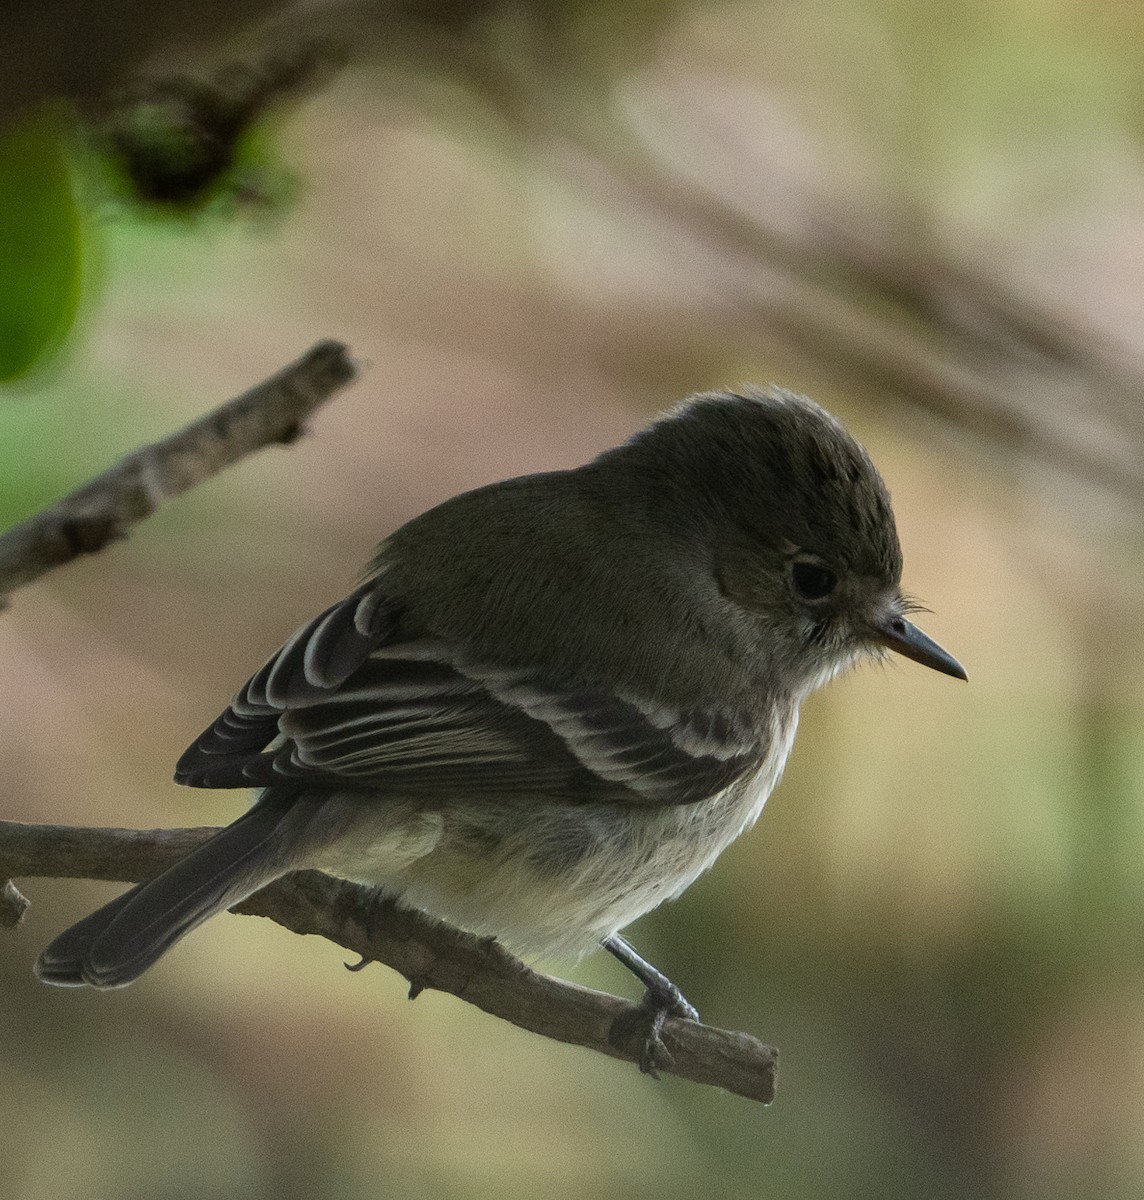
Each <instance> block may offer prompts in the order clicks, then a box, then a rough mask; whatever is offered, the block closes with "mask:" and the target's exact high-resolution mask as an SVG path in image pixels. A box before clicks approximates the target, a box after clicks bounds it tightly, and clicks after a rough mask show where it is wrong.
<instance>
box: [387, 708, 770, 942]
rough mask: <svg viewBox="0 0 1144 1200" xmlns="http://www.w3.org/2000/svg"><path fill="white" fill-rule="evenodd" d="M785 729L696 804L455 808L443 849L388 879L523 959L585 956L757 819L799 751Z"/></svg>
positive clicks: (409, 899)
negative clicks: (746, 770) (750, 766)
mask: <svg viewBox="0 0 1144 1200" xmlns="http://www.w3.org/2000/svg"><path fill="white" fill-rule="evenodd" d="M785 726H786V727H784V728H780V729H779V730H776V733H777V736H776V737H775V738H774V740H773V741H772V749H771V753H770V754H769V755H768V756H767V759H766V761H765V762H764V763H763V764H762V765H761V767H760V768H759V769H758V770H757V771H755V772H754V773H752V774H751V775H749V776H746V777H744V778H742V779H740V780H738V781H737V782H736V783H734V784H732V785H731V786H730V787H728V788H727V789H725V790H724V791H723V792H721V793H719V794H718V795H717V796H714V797H712V798H711V799H709V800H706V801H702V802H700V803H697V804H689V805H677V806H672V807H666V808H665V807H660V808H638V807H635V806H633V805H618V804H617V805H591V806H588V805H585V806H572V805H567V806H565V805H560V806H554V805H551V804H549V805H543V806H542V805H536V806H528V805H522V804H519V803H515V804H508V803H505V804H491V805H481V806H476V805H466V806H464V807H460V806H458V807H456V808H446V809H445V810H444V811H443V812H442V814H441V816H442V827H441V835H440V838H439V840H438V841H437V843H436V845H435V846H434V848H433V850H432V851H431V852H429V853H428V854H425V855H424V856H422V857H419V858H417V859H415V860H414V861H412V862H410V863H408V864H407V865H405V866H404V867H403V868H402V869H400V870H399V871H397V872H395V873H394V874H392V875H390V876H389V877H387V878H385V879H384V880H382V881H381V882H382V884H383V886H384V887H386V889H387V890H389V891H392V892H393V893H395V894H396V895H397V896H398V897H399V898H400V899H401V901H402V902H403V903H406V904H409V905H410V906H412V907H414V908H419V909H422V910H424V911H426V912H429V913H432V914H433V915H434V916H437V917H439V918H441V919H442V920H444V921H447V922H448V923H449V924H451V925H455V926H458V927H459V928H462V929H467V930H470V931H471V932H473V933H477V934H482V935H493V936H495V937H497V938H498V939H499V940H500V941H502V942H503V943H504V944H505V945H506V946H507V947H508V948H509V949H511V950H513V951H514V952H516V953H517V954H520V955H522V956H523V957H526V958H529V959H533V960H535V959H539V958H549V957H567V956H575V955H580V954H583V953H585V952H587V951H589V950H591V949H593V948H594V947H595V946H597V945H598V944H599V942H600V941H601V939H603V938H605V937H607V936H608V935H610V934H612V933H615V932H617V931H618V930H620V929H622V928H623V927H624V926H625V925H627V924H629V923H630V922H631V921H634V920H635V919H636V918H637V917H639V916H641V915H642V914H643V913H646V912H649V911H650V910H651V909H653V908H655V907H656V906H657V905H659V904H661V903H662V902H663V901H664V900H669V899H671V898H673V897H675V896H677V895H679V893H680V892H682V891H683V890H684V889H685V888H686V887H687V886H688V885H689V884H690V883H691V882H692V881H693V880H694V879H695V878H696V877H697V876H698V875H700V874H701V873H702V872H703V871H705V870H707V868H708V867H710V866H711V864H712V863H713V862H714V861H715V859H716V858H717V857H718V856H719V854H720V853H721V852H722V851H723V850H725V849H726V848H727V846H728V845H730V843H731V842H732V841H734V839H735V838H736V837H738V836H739V834H741V833H742V832H743V831H744V830H746V829H748V828H749V827H750V826H751V825H753V824H754V823H755V821H756V819H757V818H758V816H759V813H760V812H761V811H762V808H763V804H764V803H765V802H766V799H767V796H768V795H769V794H770V792H771V789H772V788H773V787H774V786H775V784H776V783H777V782H778V779H779V776H780V775H781V774H782V769H783V766H784V764H785V761H786V757H787V753H788V751H789V749H790V743H791V741H792V739H793V736H794V721H793V720H791V721H789V722H786V723H785Z"/></svg>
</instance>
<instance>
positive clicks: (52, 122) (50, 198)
mask: <svg viewBox="0 0 1144 1200" xmlns="http://www.w3.org/2000/svg"><path fill="white" fill-rule="evenodd" d="M71 145H72V129H71V124H70V122H69V120H68V119H67V117H66V115H65V114H64V113H63V112H62V111H60V110H55V109H53V110H50V111H47V112H43V113H39V114H37V115H35V116H32V117H28V118H25V119H24V120H23V121H21V122H20V123H19V124H17V125H15V126H14V127H13V128H11V129H9V130H7V132H6V133H4V134H3V136H2V137H0V382H10V381H12V380H15V379H21V378H23V377H25V376H26V375H27V374H28V373H29V372H30V371H31V370H32V369H33V368H35V367H37V366H42V365H43V364H44V363H45V362H46V361H47V360H48V359H50V357H51V356H52V354H53V353H54V352H55V351H56V350H58V348H59V347H60V345H61V344H62V343H63V340H64V338H65V337H66V336H67V333H68V331H69V330H70V329H71V327H72V325H73V323H74V322H75V318H76V313H77V312H78V310H79V303H80V296H81V293H82V285H83V276H84V258H85V241H86V238H87V229H86V223H85V220H84V217H83V213H82V211H81V208H80V203H79V200H78V197H77V194H76V184H75V179H74V175H73V171H72V164H71Z"/></svg>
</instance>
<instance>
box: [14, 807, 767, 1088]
mask: <svg viewBox="0 0 1144 1200" xmlns="http://www.w3.org/2000/svg"><path fill="white" fill-rule="evenodd" d="M215 832H217V831H216V830H214V829H149V830H134V829H84V828H75V827H69V826H54V825H25V824H22V823H20V822H16V821H0V878H7V877H9V876H15V877H24V876H48V877H52V878H82V879H115V880H122V881H124V882H129V883H137V882H139V881H140V880H143V879H149V878H151V877H152V876H154V875H155V874H157V873H158V872H159V871H161V870H163V869H164V868H165V867H168V866H170V865H171V864H172V863H174V862H176V861H178V859H179V858H181V857H182V856H183V855H184V854H186V853H187V852H188V851H189V850H191V849H193V848H194V847H195V846H198V845H201V844H202V843H203V842H204V841H206V840H207V838H208V837H210V836H211V835H212V834H213V833H215ZM236 911H238V912H241V913H246V914H249V915H252V916H262V917H269V918H270V919H271V920H273V921H276V922H277V923H278V924H279V925H283V926H285V927H286V928H287V929H290V930H293V931H294V932H295V933H314V934H318V935H320V936H321V937H324V938H326V939H328V940H329V941H332V942H335V943H337V944H338V945H339V946H344V947H345V948H346V949H347V950H350V951H352V952H353V953H354V954H359V955H361V957H362V959H363V960H365V961H371V962H380V963H384V964H385V965H386V966H390V967H392V968H393V969H394V970H396V971H399V972H400V973H401V974H402V975H404V976H405V978H406V979H408V980H409V983H410V985H411V994H416V992H419V991H421V990H423V989H425V988H435V989H436V990H438V991H442V992H449V993H451V994H452V995H454V996H457V997H459V998H460V999H461V1000H465V1001H467V1002H468V1003H469V1004H474V1005H476V1006H477V1007H478V1008H480V1009H483V1010H484V1011H485V1012H487V1013H490V1014H492V1015H493V1016H496V1017H501V1018H503V1019H504V1020H506V1021H511V1022H512V1024H514V1025H518V1026H519V1027H520V1028H522V1029H527V1030H530V1031H531V1032H533V1033H539V1034H541V1035H542V1036H544V1037H549V1038H553V1039H555V1040H557V1041H561V1042H569V1043H571V1044H573V1045H577V1046H587V1047H588V1048H589V1049H592V1050H598V1051H599V1052H600V1053H602V1054H607V1055H610V1056H611V1057H613V1058H619V1059H623V1060H625V1061H627V1062H633V1063H636V1062H639V1057H640V1035H639V1033H638V1032H637V1031H635V1030H633V1032H632V1033H631V1034H630V1035H624V1036H621V1037H615V1035H614V1034H613V1030H614V1028H616V1021H617V1018H620V1017H624V1016H629V1015H632V1014H634V1013H635V1011H636V1009H637V1007H638V1006H637V1005H636V1004H635V1003H633V1002H632V1001H630V1000H622V999H620V998H619V997H618V996H610V995H608V994H606V993H604V992H596V991H593V990H591V989H590V988H584V987H579V986H578V985H576V984H572V983H566V982H564V981H563V980H559V979H553V978H551V977H550V976H547V975H541V974H539V973H538V972H536V971H532V970H530V969H529V968H528V967H526V966H525V965H524V964H523V963H522V962H520V961H519V960H518V959H516V958H514V957H513V956H512V955H511V954H509V953H507V952H506V951H505V950H504V949H503V948H502V947H501V946H499V945H498V944H497V943H496V942H495V941H492V940H490V939H487V938H477V937H473V936H472V935H471V934H467V933H461V932H460V931H458V930H456V929H452V928H450V927H449V926H447V925H443V924H441V923H440V922H438V921H435V920H433V919H432V918H430V917H427V916H425V915H424V914H422V913H418V912H414V911H411V910H407V909H405V910H403V909H399V908H397V907H396V906H395V905H394V904H393V903H392V902H391V901H389V900H386V899H383V898H381V897H379V896H378V894H377V893H376V892H374V891H371V890H370V889H368V888H363V887H359V886H357V885H356V884H351V883H345V882H343V881H341V880H337V879H331V878H330V877H329V876H327V875H321V874H319V873H318V872H316V871H303V872H300V873H298V874H296V875H291V876H289V877H287V878H285V879H282V880H279V881H278V882H277V883H275V884H273V885H272V886H270V887H268V888H264V889H263V890H262V891H261V892H258V893H257V894H256V895H254V896H252V897H251V898H250V899H249V900H247V901H245V903H243V904H242V905H240V906H239V907H238V909H237V910H236ZM663 1041H664V1044H665V1046H666V1047H667V1049H668V1051H669V1053H670V1054H671V1056H672V1059H673V1060H674V1061H673V1063H672V1065H671V1066H669V1067H666V1068H664V1069H665V1070H667V1071H669V1072H670V1073H671V1074H673V1075H678V1076H680V1077H681V1078H684V1079H690V1080H692V1081H694V1082H696V1083H708V1084H712V1085H713V1086H715V1087H721V1088H725V1089H726V1090H727V1091H730V1092H735V1093H736V1094H738V1095H740V1096H746V1097H748V1098H749V1099H752V1100H759V1101H761V1102H762V1103H764V1104H769V1103H770V1101H771V1100H772V1099H773V1098H774V1089H775V1075H776V1072H777V1069H778V1055H777V1052H776V1051H775V1050H774V1049H772V1048H771V1047H769V1046H765V1045H763V1044H762V1043H761V1042H759V1041H757V1040H756V1039H755V1038H753V1037H751V1036H750V1035H749V1034H746V1033H735V1032H732V1031H729V1030H724V1029H715V1028H712V1027H711V1026H708V1025H702V1024H699V1023H698V1022H695V1021H685V1020H681V1019H677V1018H668V1020H667V1021H666V1022H665V1024H664V1027H663Z"/></svg>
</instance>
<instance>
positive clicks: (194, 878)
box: [35, 803, 290, 988]
mask: <svg viewBox="0 0 1144 1200" xmlns="http://www.w3.org/2000/svg"><path fill="white" fill-rule="evenodd" d="M282 815H283V809H282V807H281V806H279V805H270V804H266V803H261V804H257V805H255V807H254V808H252V809H251V810H250V811H249V812H248V813H246V814H245V815H244V816H242V817H240V818H239V819H238V820H237V821H235V822H234V824H233V825H228V826H227V828H226V829H224V830H222V831H221V832H220V833H218V834H216V835H215V836H214V837H213V838H211V840H210V841H209V842H206V843H204V844H203V845H202V846H200V847H199V848H198V849H197V850H192V851H191V853H190V854H188V855H187V856H186V857H185V858H183V859H180V860H179V862H177V863H176V864H175V865H174V866H173V867H170V868H168V869H167V870H166V871H164V872H163V874H162V875H159V876H157V877H156V878H155V879H152V880H150V881H149V882H147V883H141V884H138V885H137V886H136V887H134V888H132V889H131V890H130V891H128V892H125V893H124V894H123V895H122V896H118V897H117V898H116V899H114V900H112V901H111V903H110V904H105V905H104V906H103V908H101V909H98V910H97V911H96V912H94V913H92V914H91V916H89V917H85V918H84V919H83V920H82V921H80V922H78V923H77V924H75V925H73V926H72V927H71V928H70V929H67V930H65V931H64V932H63V933H62V934H60V936H59V937H58V938H56V940H55V941H54V942H52V943H51V945H50V946H48V947H47V949H46V950H44V952H43V953H42V954H41V955H40V957H39V960H38V961H37V963H36V968H35V971H36V976H37V978H39V979H41V980H42V981H43V982H44V983H51V984H57V985H59V986H61V987H78V986H80V985H82V984H85V983H86V984H90V985H91V986H92V987H97V988H113V987H123V986H124V985H125V984H128V983H131V982H132V980H134V979H137V978H138V977H139V976H140V975H141V974H142V973H143V972H144V971H145V970H146V969H147V968H148V967H149V966H150V965H151V964H152V963H153V962H155V960H156V959H157V958H159V957H160V955H162V954H163V953H164V952H166V951H167V950H169V949H170V948H171V946H173V945H174V944H175V942H177V941H178V940H179V939H180V938H182V937H184V936H185V935H186V934H188V933H190V932H191V930H192V929H194V928H196V927H197V926H198V925H201V924H202V923H203V922H204V921H205V920H207V919H208V918H209V917H212V916H214V914H215V913H217V912H221V911H222V910H223V909H225V908H229V907H230V906H231V905H232V904H237V903H239V902H240V901H241V900H244V899H245V898H246V897H247V896H249V895H251V893H253V892H256V891H258V889H259V888H261V887H264V886H265V885H266V884H268V883H270V882H271V881H272V880H274V879H276V878H277V877H278V876H279V875H282V874H284V873H285V872H286V871H287V870H289V869H290V864H289V863H288V862H286V861H284V860H283V857H282V856H281V855H280V854H279V853H276V852H275V846H274V834H275V831H276V829H277V827H278V823H279V821H280V820H281V818H282Z"/></svg>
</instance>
